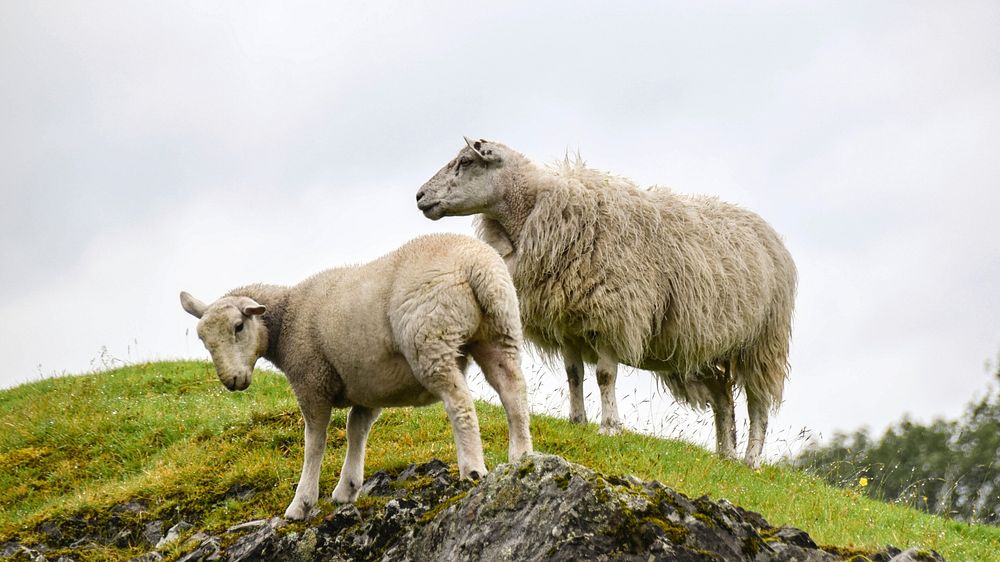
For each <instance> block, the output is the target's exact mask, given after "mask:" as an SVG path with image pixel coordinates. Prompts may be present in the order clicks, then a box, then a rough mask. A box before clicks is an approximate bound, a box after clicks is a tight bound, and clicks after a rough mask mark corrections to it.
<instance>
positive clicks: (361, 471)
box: [333, 406, 382, 503]
mask: <svg viewBox="0 0 1000 562" xmlns="http://www.w3.org/2000/svg"><path fill="white" fill-rule="evenodd" d="M381 412H382V409H381V408H365V407H364V406H354V407H353V408H351V413H349V414H347V454H345V455H344V467H343V468H342V469H341V471H340V482H338V483H337V487H336V488H334V490H333V501H335V502H337V503H351V502H353V501H354V500H356V499H358V493H359V492H360V491H361V484H362V483H363V482H364V480H365V445H366V444H367V442H368V432H369V431H370V430H371V428H372V424H373V423H375V420H376V419H377V418H378V415H379V414H380V413H381Z"/></svg>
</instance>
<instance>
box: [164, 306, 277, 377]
mask: <svg viewBox="0 0 1000 562" xmlns="http://www.w3.org/2000/svg"><path fill="white" fill-rule="evenodd" d="M181 306H182V307H183V308H184V310H186V311H187V312H188V313H189V314H191V315H192V316H194V317H195V318H198V319H199V320H198V338H200V339H201V341H202V343H204V344H205V348H206V349H208V352H209V353H210V354H211V355H212V362H213V363H214V364H215V372H216V373H217V374H218V375H219V380H220V381H221V382H222V384H223V385H225V387H226V388H228V389H229V390H244V389H246V388H247V387H248V386H250V379H251V377H252V375H253V367H254V364H256V363H257V359H258V358H259V357H260V356H261V355H263V354H264V351H266V350H267V329H266V327H265V326H264V323H263V321H262V320H261V318H260V316H261V315H262V314H264V311H265V310H266V309H265V308H264V306H263V305H261V304H258V303H257V302H256V301H254V300H253V299H251V298H249V297H222V298H221V299H219V300H217V301H215V302H213V303H212V304H208V305H206V304H205V303H203V302H201V301H200V300H198V299H196V298H194V297H192V296H191V295H190V294H188V293H185V292H181Z"/></svg>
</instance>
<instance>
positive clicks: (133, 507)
mask: <svg viewBox="0 0 1000 562" xmlns="http://www.w3.org/2000/svg"><path fill="white" fill-rule="evenodd" d="M148 508H149V506H148V504H147V503H146V502H145V501H142V500H133V501H129V502H125V503H123V504H118V505H116V506H114V507H112V508H111V513H142V512H143V511H146V510H147V509H148Z"/></svg>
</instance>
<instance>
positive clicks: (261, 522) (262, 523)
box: [226, 519, 267, 533]
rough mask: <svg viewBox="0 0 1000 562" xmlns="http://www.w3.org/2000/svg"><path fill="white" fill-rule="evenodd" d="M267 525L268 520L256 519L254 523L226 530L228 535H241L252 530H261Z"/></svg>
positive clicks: (234, 526)
mask: <svg viewBox="0 0 1000 562" xmlns="http://www.w3.org/2000/svg"><path fill="white" fill-rule="evenodd" d="M265 525H267V520H266V519H255V520H253V521H247V522H246V523H240V524H238V525H233V526H232V527H230V528H228V529H226V532H227V533H239V532H241V531H249V530H252V529H259V528H260V527H263V526H265Z"/></svg>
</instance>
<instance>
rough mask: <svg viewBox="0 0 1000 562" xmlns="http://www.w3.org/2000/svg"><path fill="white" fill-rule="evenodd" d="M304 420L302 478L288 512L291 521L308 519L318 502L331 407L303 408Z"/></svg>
mask: <svg viewBox="0 0 1000 562" xmlns="http://www.w3.org/2000/svg"><path fill="white" fill-rule="evenodd" d="M300 407H301V409H302V417H303V418H304V420H305V426H306V428H305V451H304V454H303V457H304V459H303V462H302V475H301V476H300V477H299V485H298V486H296V488H295V497H294V498H293V499H292V503H291V504H289V505H288V509H286V510H285V517H287V518H289V519H305V518H306V517H308V516H309V511H310V510H311V509H312V508H313V506H315V505H316V500H317V499H319V474H320V467H321V466H322V464H323V451H324V450H325V449H326V428H327V426H328V425H329V424H330V410H331V409H332V406H331V405H330V404H328V403H325V402H321V403H310V404H302V403H301V401H300Z"/></svg>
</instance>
